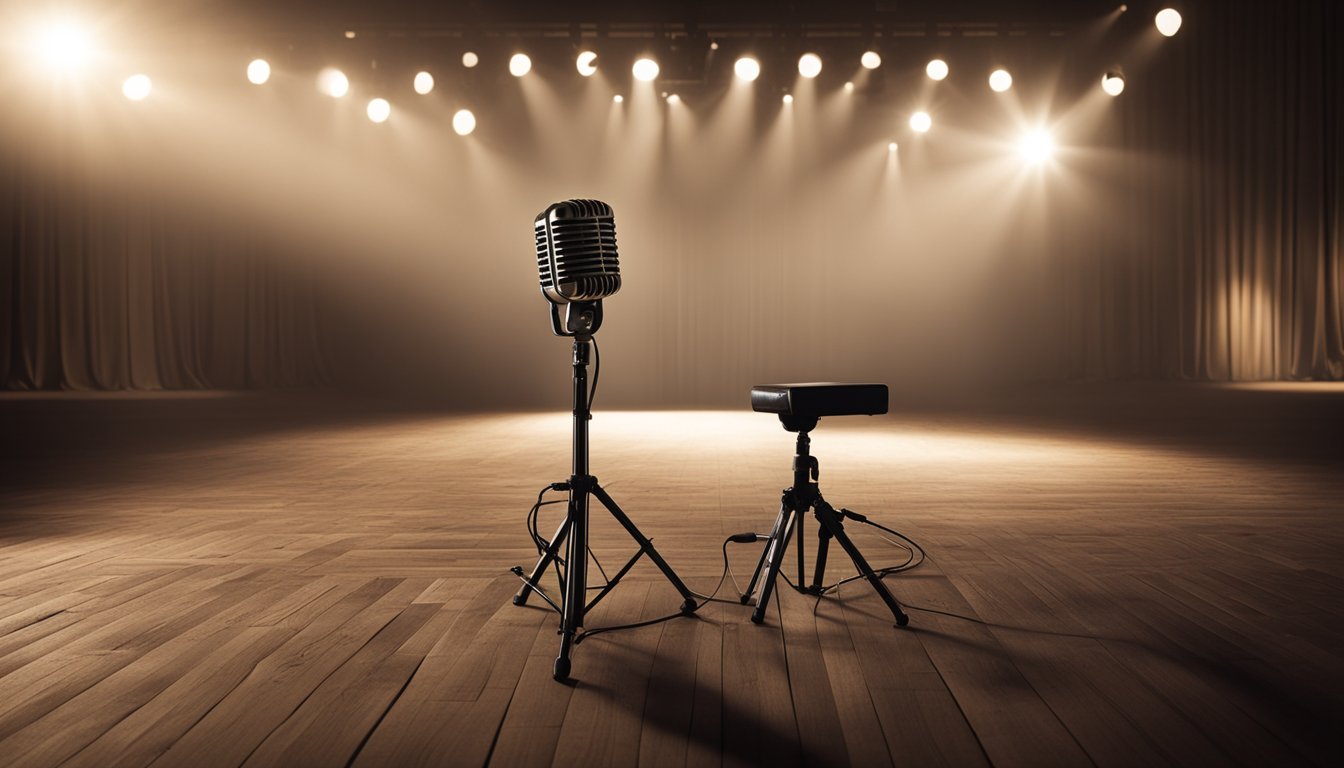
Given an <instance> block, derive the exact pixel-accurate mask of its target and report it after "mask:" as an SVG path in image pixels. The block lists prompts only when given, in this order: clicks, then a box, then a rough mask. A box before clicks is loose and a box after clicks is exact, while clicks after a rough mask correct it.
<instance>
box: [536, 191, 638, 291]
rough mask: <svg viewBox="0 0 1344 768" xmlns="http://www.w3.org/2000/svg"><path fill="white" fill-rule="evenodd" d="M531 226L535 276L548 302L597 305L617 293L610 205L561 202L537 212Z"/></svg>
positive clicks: (618, 267)
mask: <svg viewBox="0 0 1344 768" xmlns="http://www.w3.org/2000/svg"><path fill="white" fill-rule="evenodd" d="M534 224H535V229H536V235H537V274H538V277H539V278H540V282H541V292H542V294H543V295H544V296H545V297H546V300H547V301H550V302H551V303H552V304H567V303H569V302H571V301H596V300H598V299H603V298H606V297H607V296H610V295H612V294H613V293H616V292H617V291H619V290H620V289H621V263H620V259H619V257H618V255H617V253H616V222H615V219H614V218H613V216H612V211H611V206H609V205H607V204H606V203H604V202H602V201H600V200H565V201H564V202H560V203H555V204H554V205H552V206H550V207H548V208H547V209H546V210H544V211H542V212H541V213H539V214H537V218H536V221H535V223H534Z"/></svg>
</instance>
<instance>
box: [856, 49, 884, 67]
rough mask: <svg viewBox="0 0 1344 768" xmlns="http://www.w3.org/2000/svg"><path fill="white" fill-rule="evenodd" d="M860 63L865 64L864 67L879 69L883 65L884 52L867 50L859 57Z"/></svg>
mask: <svg viewBox="0 0 1344 768" xmlns="http://www.w3.org/2000/svg"><path fill="white" fill-rule="evenodd" d="M859 63H860V64H862V65H863V68H864V69H877V68H878V67H880V66H882V54H880V53H878V52H877V51H865V52H864V54H863V55H862V56H860V57H859Z"/></svg>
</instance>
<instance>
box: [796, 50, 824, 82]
mask: <svg viewBox="0 0 1344 768" xmlns="http://www.w3.org/2000/svg"><path fill="white" fill-rule="evenodd" d="M798 74H800V75H802V76H803V77H806V78H809V79H810V78H813V77H816V76H817V75H820V74H821V57H820V56H818V55H817V54H815V53H804V54H803V55H802V56H800V57H798Z"/></svg>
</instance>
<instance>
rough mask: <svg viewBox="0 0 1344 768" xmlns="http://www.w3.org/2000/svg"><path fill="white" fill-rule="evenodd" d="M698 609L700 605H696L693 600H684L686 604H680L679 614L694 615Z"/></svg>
mask: <svg viewBox="0 0 1344 768" xmlns="http://www.w3.org/2000/svg"><path fill="white" fill-rule="evenodd" d="M699 608H700V605H699V604H698V603H696V602H695V600H694V599H692V598H689V597H688V598H686V602H684V603H682V604H681V612H682V613H685V614H692V613H695V612H696V610H698V609H699Z"/></svg>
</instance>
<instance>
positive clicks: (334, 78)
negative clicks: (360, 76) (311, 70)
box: [317, 67, 350, 99]
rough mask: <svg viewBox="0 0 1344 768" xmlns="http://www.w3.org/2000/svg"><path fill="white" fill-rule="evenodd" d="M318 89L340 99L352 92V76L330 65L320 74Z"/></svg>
mask: <svg viewBox="0 0 1344 768" xmlns="http://www.w3.org/2000/svg"><path fill="white" fill-rule="evenodd" d="M317 89H318V90H319V91H321V92H323V93H325V94H327V95H328V96H330V97H332V98H333V99H339V98H341V97H342V96H344V95H345V94H347V93H349V92H350V78H348V77H346V76H345V73H344V72H342V71H341V70H339V69H333V68H331V67H328V68H326V69H324V70H322V71H321V72H320V73H319V74H318V76H317Z"/></svg>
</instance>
